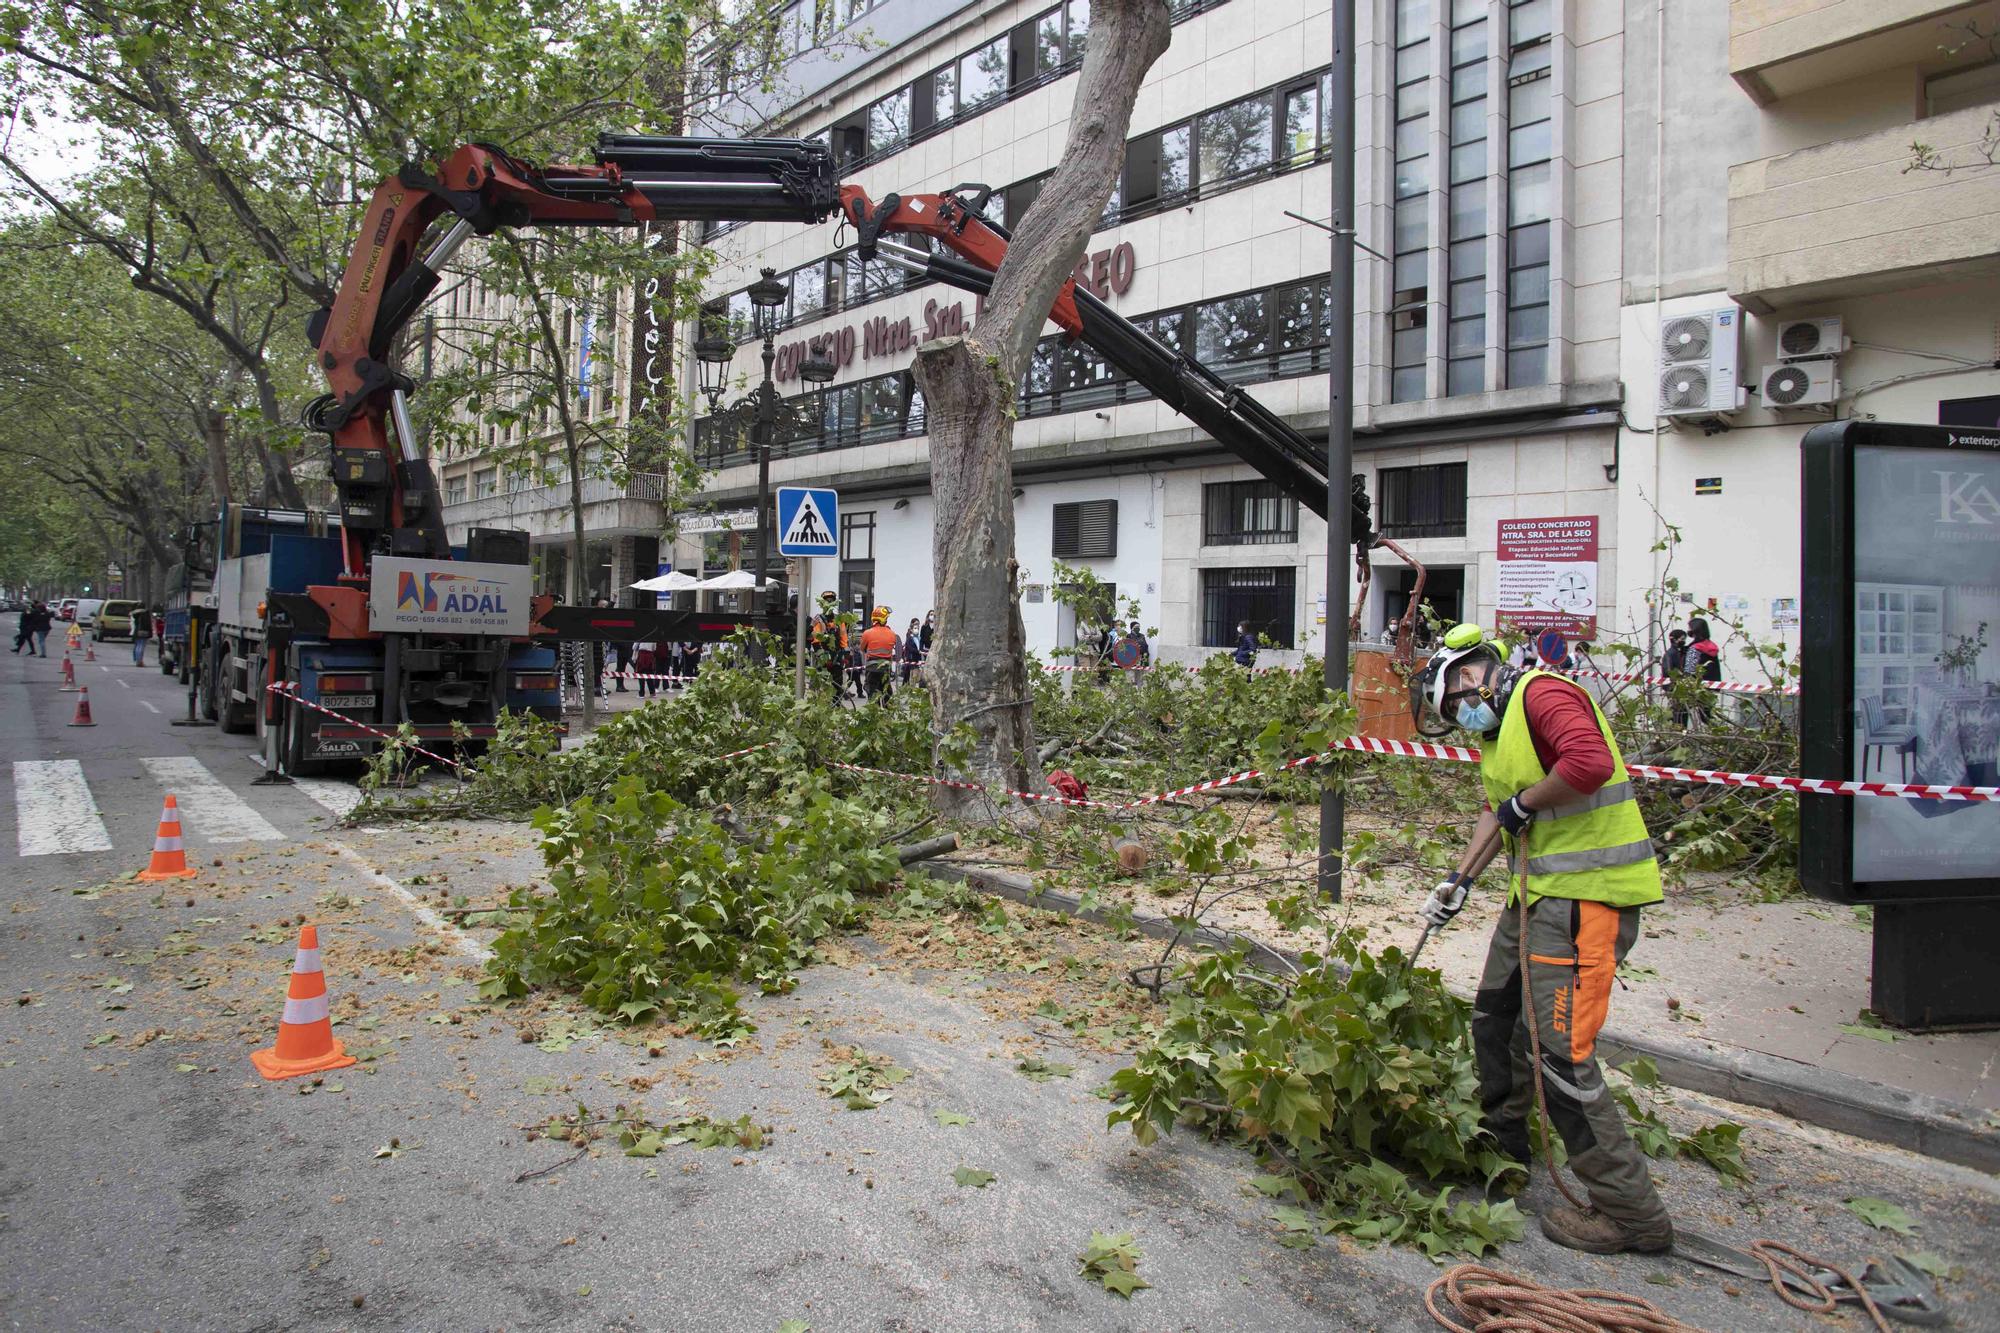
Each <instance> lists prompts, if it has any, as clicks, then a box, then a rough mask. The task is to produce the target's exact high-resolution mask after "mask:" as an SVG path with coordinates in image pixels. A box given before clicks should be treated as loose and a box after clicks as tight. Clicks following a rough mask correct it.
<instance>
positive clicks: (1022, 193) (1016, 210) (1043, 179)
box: [1001, 176, 1049, 232]
mask: <svg viewBox="0 0 2000 1333" xmlns="http://www.w3.org/2000/svg"><path fill="white" fill-rule="evenodd" d="M1048 181H1049V178H1048V177H1047V176H1037V177H1035V178H1034V179H1033V180H1025V181H1018V182H1016V183H1015V184H1013V185H1010V186H1008V187H1007V201H1006V203H1005V204H1004V205H1003V207H1002V212H1001V217H1002V218H1003V219H1004V225H1005V226H1006V228H1007V230H1008V231H1010V232H1011V231H1013V230H1014V229H1015V228H1016V227H1019V226H1020V225H1021V219H1022V218H1024V217H1026V216H1028V206H1029V205H1030V204H1033V203H1034V202H1035V200H1037V199H1039V198H1041V197H1042V187H1043V186H1044V185H1046V184H1048Z"/></svg>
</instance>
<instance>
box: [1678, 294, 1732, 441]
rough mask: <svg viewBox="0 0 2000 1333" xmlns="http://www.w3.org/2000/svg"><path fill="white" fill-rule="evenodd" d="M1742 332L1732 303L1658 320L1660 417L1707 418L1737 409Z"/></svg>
mask: <svg viewBox="0 0 2000 1333" xmlns="http://www.w3.org/2000/svg"><path fill="white" fill-rule="evenodd" d="M1742 334H1743V312H1742V310H1740V309H1739V308H1738V307H1736V306H1733V305H1732V306H1723V307H1720V308H1718V309H1715V310H1697V311H1692V312H1690V313H1688V314H1685V315H1669V316H1667V317H1666V318H1665V319H1662V320H1661V321H1660V383H1659V412H1660V415H1661V416H1663V417H1709V416H1714V415H1716V414H1717V413H1720V412H1734V411H1736V410H1737V409H1738V408H1740V407H1742V406H1743V388H1742V386H1741V385H1740V384H1739V383H1738V382H1737V369H1736V368H1737V361H1738V357H1739V355H1740V352H1741V347H1742Z"/></svg>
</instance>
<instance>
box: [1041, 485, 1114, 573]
mask: <svg viewBox="0 0 2000 1333" xmlns="http://www.w3.org/2000/svg"><path fill="white" fill-rule="evenodd" d="M1054 527H1055V541H1054V543H1053V547H1052V549H1051V551H1050V554H1052V555H1053V556H1055V558H1056V559H1058V560H1101V559H1106V558H1108V557H1110V556H1114V555H1117V554H1118V502H1117V501H1116V500H1082V501H1078V502H1077V503H1074V504H1059V505H1057V506H1056V509H1055V524H1054Z"/></svg>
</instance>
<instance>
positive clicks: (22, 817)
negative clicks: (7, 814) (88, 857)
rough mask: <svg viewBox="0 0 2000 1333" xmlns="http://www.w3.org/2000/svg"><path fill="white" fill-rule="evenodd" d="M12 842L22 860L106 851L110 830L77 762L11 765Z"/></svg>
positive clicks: (29, 761) (26, 761)
mask: <svg viewBox="0 0 2000 1333" xmlns="http://www.w3.org/2000/svg"><path fill="white" fill-rule="evenodd" d="M14 842H15V847H16V848H17V850H19V852H20V854H21V855H22V856H63V855H67V854H69V853H72V852H108V851H110V850H111V833H110V830H108V829H106V828H105V827H104V820H103V818H102V817H101V816H99V815H98V813H97V802H96V801H95V800H94V799H93V798H92V797H91V795H90V784H89V783H87V782H85V781H84V780H83V765H82V764H80V763H78V762H77V761H76V760H74V759H16V760H15V761H14Z"/></svg>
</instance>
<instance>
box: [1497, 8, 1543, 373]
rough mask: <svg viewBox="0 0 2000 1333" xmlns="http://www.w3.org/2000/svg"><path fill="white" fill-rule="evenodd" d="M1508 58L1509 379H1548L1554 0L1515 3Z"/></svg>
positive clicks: (1509, 22) (1509, 18)
mask: <svg viewBox="0 0 2000 1333" xmlns="http://www.w3.org/2000/svg"><path fill="white" fill-rule="evenodd" d="M1508 32H1509V37H1508V40H1509V50H1508V57H1507V329H1506V344H1505V345H1506V348H1507V380H1506V382H1507V383H1508V384H1509V385H1510V386H1520V385H1527V384H1546V383H1548V380H1549V371H1550V367H1549V364H1548V351H1549V348H1548V343H1549V216H1550V203H1551V199H1550V182H1551V179H1552V178H1551V175H1550V171H1551V167H1552V165H1553V164H1552V163H1551V162H1550V160H1549V157H1550V153H1551V143H1552V137H1551V136H1552V128H1553V123H1554V122H1553V116H1554V104H1553V97H1552V96H1551V90H1552V89H1553V87H1554V80H1553V79H1551V78H1550V77H1549V76H1550V72H1551V71H1550V66H1551V63H1552V61H1553V59H1554V44H1553V43H1552V42H1551V41H1550V40H1549V0H1515V3H1514V4H1513V5H1511V6H1510V7H1509V10H1508Z"/></svg>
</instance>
